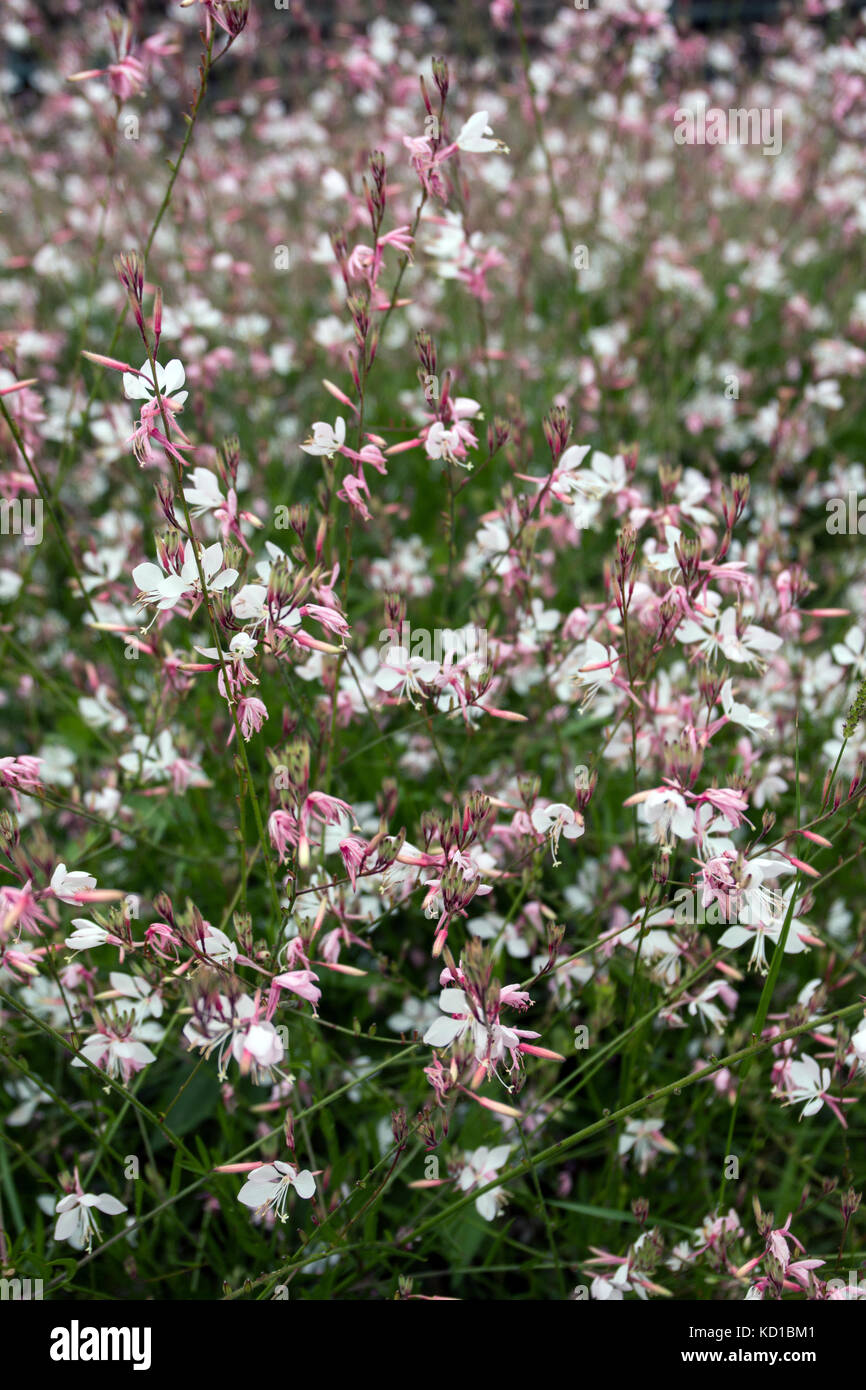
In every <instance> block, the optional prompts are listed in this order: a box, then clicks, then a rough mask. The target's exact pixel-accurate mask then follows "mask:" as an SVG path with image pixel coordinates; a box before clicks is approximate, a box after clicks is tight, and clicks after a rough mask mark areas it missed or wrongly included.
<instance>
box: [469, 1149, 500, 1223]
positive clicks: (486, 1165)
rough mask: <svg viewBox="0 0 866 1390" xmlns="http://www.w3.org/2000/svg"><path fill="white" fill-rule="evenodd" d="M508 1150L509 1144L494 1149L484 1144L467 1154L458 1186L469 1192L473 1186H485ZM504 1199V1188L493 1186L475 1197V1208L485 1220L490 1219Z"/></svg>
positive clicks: (497, 1171)
mask: <svg viewBox="0 0 866 1390" xmlns="http://www.w3.org/2000/svg"><path fill="white" fill-rule="evenodd" d="M510 1152H511V1146H510V1144H499V1145H497V1147H496V1148H494V1149H488V1148H487V1147H486V1145H485V1146H484V1147H483V1148H480V1149H476V1150H475V1152H474V1153H471V1154H467V1155H466V1164H465V1166H464V1168H463V1170H462V1172H461V1174H460V1176H459V1178H458V1179H457V1185H458V1187H459V1188H460V1189H461V1191H463V1192H469V1191H471V1189H472V1188H473V1187H486V1185H487V1184H488V1183H489V1182H493V1180H494V1178H496V1176H497V1175H498V1173H499V1169H500V1168H501V1167H502V1165H503V1163H505V1161H506V1159H507V1158H508V1155H509V1153H510ZM505 1200H506V1197H505V1189H504V1188H502V1187H494V1188H491V1190H490V1191H489V1192H482V1193H481V1194H480V1196H478V1197H476V1198H475V1210H476V1211H477V1212H478V1215H479V1216H483V1218H484V1220H485V1221H492V1220H493V1218H494V1216H495V1215H496V1213H497V1211H498V1209H499V1207H501V1206H502V1205H503V1203H504V1202H505Z"/></svg>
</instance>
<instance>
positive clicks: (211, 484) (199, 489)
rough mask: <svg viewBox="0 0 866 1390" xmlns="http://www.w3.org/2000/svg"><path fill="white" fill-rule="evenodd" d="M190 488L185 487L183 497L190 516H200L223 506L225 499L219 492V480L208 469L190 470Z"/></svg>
mask: <svg viewBox="0 0 866 1390" xmlns="http://www.w3.org/2000/svg"><path fill="white" fill-rule="evenodd" d="M192 482H193V485H192V487H185V488H184V490H183V495H184V497H185V498H186V500H187V502H188V503H189V505H190V509H191V515H192V516H202V515H203V514H204V513H205V512H212V511H215V510H216V509H217V507H224V506H225V498H224V497H223V495H222V493H221V492H220V483H219V478H218V477H217V475H216V474H215V473H212V472H211V471H210V469H209V468H194V469H193V470H192Z"/></svg>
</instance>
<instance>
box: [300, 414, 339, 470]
mask: <svg viewBox="0 0 866 1390" xmlns="http://www.w3.org/2000/svg"><path fill="white" fill-rule="evenodd" d="M345 439H346V422H345V420H344V419H343V417H342V415H338V416H337V419H336V423H335V425H334V427H333V428H332V427H331V426H330V425H329V424H327V423H326V422H325V421H324V420H317V421H316V422H315V424H314V425H313V432H312V434H311V435H310V438H309V439H308V440H306V442H305V443H304V444H302V445H301V448H302V449H303V451H304V453H305V454H313V455H314V456H315V457H317V458H321V457H322V456H323V455H324V456H325V457H327V458H329V459H332V458H333V457H334V455H335V454H336V453H337V452H338V450H340V449H342V447H343V444H344V442H345Z"/></svg>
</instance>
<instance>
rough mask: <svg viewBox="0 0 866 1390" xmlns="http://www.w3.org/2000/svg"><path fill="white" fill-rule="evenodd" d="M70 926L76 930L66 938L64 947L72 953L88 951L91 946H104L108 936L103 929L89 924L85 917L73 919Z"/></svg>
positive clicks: (91, 923)
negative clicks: (68, 948) (67, 947)
mask: <svg viewBox="0 0 866 1390" xmlns="http://www.w3.org/2000/svg"><path fill="white" fill-rule="evenodd" d="M72 925H73V927H75V928H76V930H75V931H74V932H73V933H72V935H71V936H67V938H66V940H65V942H64V945H66V946H69V947H70V949H71V950H73V951H88V950H90V948H91V947H93V946H104V945H105V943H106V941H107V940H108V938H109V935H110V933H109V932H108V931H107V930H106V929H105V927H99V926H97V924H96V923H95V922H89V921H88V920H87V918H86V917H73V919H72Z"/></svg>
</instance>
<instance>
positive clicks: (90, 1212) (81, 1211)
mask: <svg viewBox="0 0 866 1390" xmlns="http://www.w3.org/2000/svg"><path fill="white" fill-rule="evenodd" d="M94 1208H97V1209H98V1210H99V1211H103V1212H105V1214H106V1215H107V1216H119V1215H120V1214H121V1212H124V1211H126V1207H125V1206H124V1205H123V1203H122V1202H118V1200H117V1198H116V1197H112V1196H111V1194H110V1193H108V1192H101V1193H100V1194H99V1196H98V1197H94V1195H93V1193H92V1192H70V1193H68V1194H67V1196H65V1197H61V1198H60V1201H59V1202H58V1203H57V1206H56V1207H55V1209H54V1210H55V1212H56V1213H57V1225H56V1226H55V1227H54V1239H55V1240H68V1241H69V1244H70V1245H71V1246H72V1248H73V1250H83V1249H84V1247H85V1246H87V1249H88V1250H91V1249H92V1248H93V1237H94V1236H96V1238H97V1240H98V1239H99V1227H98V1225H97V1224H96V1217H95V1216H94Z"/></svg>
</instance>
